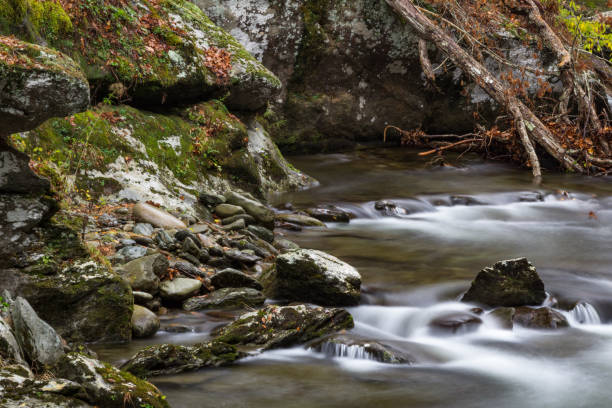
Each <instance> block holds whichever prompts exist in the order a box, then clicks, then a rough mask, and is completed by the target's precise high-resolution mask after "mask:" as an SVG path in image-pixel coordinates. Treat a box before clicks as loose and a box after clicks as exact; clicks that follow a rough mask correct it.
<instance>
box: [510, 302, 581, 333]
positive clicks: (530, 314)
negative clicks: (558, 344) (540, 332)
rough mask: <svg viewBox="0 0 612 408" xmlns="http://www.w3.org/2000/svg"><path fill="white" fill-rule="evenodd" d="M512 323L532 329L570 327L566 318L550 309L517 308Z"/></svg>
mask: <svg viewBox="0 0 612 408" xmlns="http://www.w3.org/2000/svg"><path fill="white" fill-rule="evenodd" d="M512 322H513V323H514V324H518V325H519V326H523V327H527V328H530V329H559V328H564V327H569V323H568V321H567V319H566V318H565V316H563V315H562V314H561V313H559V312H557V311H556V310H553V309H551V308H549V307H540V308H531V307H525V306H522V307H517V308H516V309H515V310H514V315H513V316H512Z"/></svg>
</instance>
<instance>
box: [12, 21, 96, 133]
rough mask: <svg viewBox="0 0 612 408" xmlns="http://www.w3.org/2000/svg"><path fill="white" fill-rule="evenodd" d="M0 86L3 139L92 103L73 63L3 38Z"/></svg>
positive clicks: (87, 88)
mask: <svg viewBox="0 0 612 408" xmlns="http://www.w3.org/2000/svg"><path fill="white" fill-rule="evenodd" d="M0 16H1V14H0ZM0 19H1V17H0ZM0 27H1V24H0ZM0 34H1V32H0ZM0 84H2V86H0V101H2V103H1V104H0V138H2V137H4V136H7V135H10V134H12V133H16V132H23V131H26V130H30V129H33V128H35V127H36V126H38V125H40V124H41V123H43V122H44V121H45V120H47V119H49V118H52V117H55V116H59V117H63V116H67V115H70V114H72V113H75V112H80V111H83V110H85V109H86V108H87V105H88V104H89V85H88V84H87V80H86V79H85V77H84V75H83V73H82V72H81V70H80V69H79V66H78V65H76V64H75V62H74V61H73V60H71V59H70V58H68V57H67V56H65V55H64V54H61V53H59V52H57V51H54V50H52V49H49V48H46V47H41V46H39V45H34V44H29V43H25V42H21V41H19V40H17V39H15V38H11V37H2V36H0Z"/></svg>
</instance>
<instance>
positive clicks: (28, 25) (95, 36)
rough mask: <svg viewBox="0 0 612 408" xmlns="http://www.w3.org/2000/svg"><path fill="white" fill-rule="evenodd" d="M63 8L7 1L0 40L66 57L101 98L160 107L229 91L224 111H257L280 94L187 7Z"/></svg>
mask: <svg viewBox="0 0 612 408" xmlns="http://www.w3.org/2000/svg"><path fill="white" fill-rule="evenodd" d="M62 4H63V3H61V2H59V3H58V2H55V1H41V2H37V1H31V0H11V2H10V4H9V5H6V6H4V7H2V8H0V33H3V34H14V35H17V36H19V37H20V38H22V39H25V40H27V41H33V42H38V43H48V44H49V45H50V46H52V47H54V48H56V49H58V50H61V51H64V52H66V53H67V54H69V55H70V56H72V57H73V58H74V59H75V60H76V61H78V62H79V63H80V65H81V67H82V68H83V70H84V71H85V72H86V74H87V77H88V79H89V80H90V82H91V83H92V85H94V86H95V88H96V89H100V90H102V93H101V94H99V95H96V96H97V97H98V98H100V99H102V98H103V97H105V96H110V97H111V98H117V99H122V98H125V97H127V96H129V97H131V98H132V100H133V101H134V102H135V103H136V104H140V105H162V104H174V103H184V102H185V101H187V100H192V101H194V100H201V99H203V98H208V97H214V96H221V95H225V94H226V93H227V92H229V95H228V96H227V99H226V100H227V102H228V104H229V105H230V106H232V107H235V108H238V109H245V110H256V109H259V108H261V107H263V106H265V104H266V102H267V101H268V100H270V99H272V98H273V97H274V96H275V95H276V94H277V93H278V92H279V91H280V87H281V84H280V81H279V80H278V79H277V78H276V77H275V76H274V74H272V73H271V72H270V71H269V70H268V69H266V68H265V67H264V66H263V65H262V64H261V63H260V62H258V61H257V60H256V59H255V58H254V57H253V56H252V55H250V54H249V53H248V52H247V51H246V50H245V49H244V48H243V47H242V46H241V45H240V44H239V43H238V42H237V41H236V40H235V39H234V38H233V37H232V36H231V35H230V34H228V33H227V32H225V31H224V30H223V29H221V28H219V27H217V26H216V25H215V24H213V23H212V22H211V21H210V19H209V18H208V17H207V16H206V15H205V14H204V13H203V12H202V11H201V10H200V9H199V8H198V7H197V6H195V5H194V4H192V3H191V2H189V1H187V0H162V1H159V2H148V1H134V2H128V1H120V2H117V1H112V0H99V1H86V2H82V3H81V4H79V5H78V6H74V7H70V8H67V7H64V8H62ZM117 82H119V83H123V87H116V86H115V87H113V86H111V85H113V84H115V83H117Z"/></svg>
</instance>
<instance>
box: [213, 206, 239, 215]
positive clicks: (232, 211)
mask: <svg viewBox="0 0 612 408" xmlns="http://www.w3.org/2000/svg"><path fill="white" fill-rule="evenodd" d="M215 214H217V215H218V216H219V217H221V218H228V217H233V216H234V215H238V214H244V209H243V208H242V207H240V206H237V205H233V204H219V205H218V206H216V207H215Z"/></svg>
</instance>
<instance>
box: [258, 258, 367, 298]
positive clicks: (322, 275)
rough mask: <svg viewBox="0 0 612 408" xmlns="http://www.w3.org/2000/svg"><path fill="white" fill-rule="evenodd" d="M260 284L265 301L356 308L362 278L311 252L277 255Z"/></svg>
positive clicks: (336, 261) (341, 264)
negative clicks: (275, 300) (266, 299)
mask: <svg viewBox="0 0 612 408" xmlns="http://www.w3.org/2000/svg"><path fill="white" fill-rule="evenodd" d="M260 281H261V282H262V284H263V285H264V293H265V294H266V295H267V296H268V297H271V298H274V299H282V300H289V301H303V302H311V303H315V304H319V305H323V306H347V305H349V306H350V305H356V304H357V303H359V298H360V295H361V275H359V272H357V270H356V269H355V268H353V267H352V266H351V265H349V264H347V263H346V262H343V261H341V260H340V259H338V258H336V257H334V256H332V255H329V254H327V253H325V252H322V251H317V250H311V249H298V250H295V251H290V252H287V253H284V254H282V255H280V256H279V257H277V258H276V266H275V268H273V269H271V270H270V271H269V272H267V273H266V274H265V275H264V276H263V277H262V278H261V279H260Z"/></svg>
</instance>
